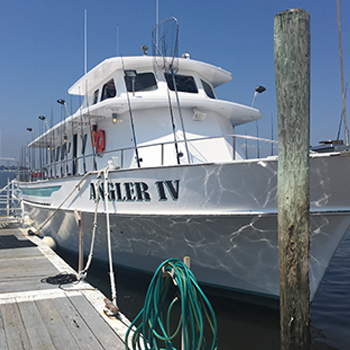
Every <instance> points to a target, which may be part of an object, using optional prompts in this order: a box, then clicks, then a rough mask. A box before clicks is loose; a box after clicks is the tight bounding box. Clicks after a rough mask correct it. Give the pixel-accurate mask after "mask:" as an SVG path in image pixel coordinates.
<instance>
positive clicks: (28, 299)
mask: <svg viewBox="0 0 350 350" xmlns="http://www.w3.org/2000/svg"><path fill="white" fill-rule="evenodd" d="M5 226H6V225H5ZM6 236H7V237H6ZM0 238H1V239H0V240H1V249H0V251H1V253H0V350H22V349H25V350H54V349H56V350H67V349H68V350H69V349H72V350H79V349H83V350H85V349H87V350H89V349H90V350H110V349H111V350H112V349H113V350H115V349H117V350H121V349H124V342H123V341H124V337H125V333H126V331H127V324H129V323H130V321H129V320H127V319H126V318H125V316H124V315H122V314H120V318H118V319H110V318H108V317H107V316H106V315H105V314H104V313H103V307H104V302H103V299H104V298H105V297H104V295H103V294H102V293H101V292H100V291H98V290H96V289H95V288H94V287H92V286H91V285H90V284H88V283H87V282H84V281H80V282H79V283H76V284H71V285H69V284H68V285H65V286H64V288H59V287H58V285H53V284H49V283H42V280H43V279H44V278H47V277H51V276H56V275H57V274H59V273H65V272H66V273H76V272H75V271H74V270H73V269H72V268H71V267H70V266H69V265H68V264H67V263H65V262H64V261H63V260H62V259H61V258H60V257H59V256H58V255H57V254H56V253H55V252H53V251H52V250H51V249H50V248H49V247H47V246H46V245H45V244H44V243H43V241H42V240H41V239H39V238H38V237H35V236H31V237H28V236H26V235H25V234H24V231H23V230H21V229H19V228H16V227H12V226H11V229H9V228H1V227H0ZM27 241H30V242H32V244H28V242H27ZM121 320H122V321H121Z"/></svg>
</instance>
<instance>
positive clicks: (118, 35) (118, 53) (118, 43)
mask: <svg viewBox="0 0 350 350" xmlns="http://www.w3.org/2000/svg"><path fill="white" fill-rule="evenodd" d="M117 56H119V24H117Z"/></svg>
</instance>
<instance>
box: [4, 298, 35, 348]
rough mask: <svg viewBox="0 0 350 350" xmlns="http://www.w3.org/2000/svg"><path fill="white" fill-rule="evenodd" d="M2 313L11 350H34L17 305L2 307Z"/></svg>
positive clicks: (13, 303) (14, 303)
mask: <svg viewBox="0 0 350 350" xmlns="http://www.w3.org/2000/svg"><path fill="white" fill-rule="evenodd" d="M0 312H1V314H2V317H3V320H4V326H5V332H6V339H7V344H8V347H9V349H16V350H32V346H31V345H30V342H29V339H28V335H27V332H26V330H25V327H24V324H23V321H22V317H21V314H20V312H19V308H18V305H17V303H16V302H15V301H13V302H12V303H11V304H2V305H0Z"/></svg>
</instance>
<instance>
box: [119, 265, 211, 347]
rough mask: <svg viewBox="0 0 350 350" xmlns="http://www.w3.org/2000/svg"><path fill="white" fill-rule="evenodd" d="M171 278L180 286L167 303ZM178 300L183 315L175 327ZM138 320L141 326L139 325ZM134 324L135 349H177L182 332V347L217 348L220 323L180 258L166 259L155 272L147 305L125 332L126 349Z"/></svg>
mask: <svg viewBox="0 0 350 350" xmlns="http://www.w3.org/2000/svg"><path fill="white" fill-rule="evenodd" d="M169 277H170V278H169ZM171 280H172V281H173V282H174V284H175V285H176V286H177V288H178V291H177V293H176V295H175V297H174V299H173V300H172V301H171V302H170V304H169V306H167V305H166V303H167V299H169V298H167V294H168V291H169V285H170V281H171ZM179 303H180V306H179V307H180V310H181V316H180V318H179V320H178V323H177V325H176V326H174V325H172V324H171V319H172V318H173V317H172V311H173V309H174V306H175V305H176V304H179ZM139 321H140V323H139V325H138V326H136V323H137V322H139ZM134 326H135V327H136V331H135V333H134V334H133V336H132V349H133V350H137V349H153V350H158V349H159V350H160V349H167V350H168V349H169V350H170V349H176V348H175V347H174V345H173V342H174V340H175V339H178V338H179V336H180V334H182V349H183V350H194V349H196V350H200V349H201V350H204V349H205V350H206V349H211V350H214V349H217V325H216V317H215V313H214V310H213V308H212V307H211V305H210V303H209V301H208V299H207V297H206V296H205V295H204V293H203V292H202V290H201V289H200V287H199V286H198V284H197V282H196V279H195V277H194V275H193V274H192V272H191V270H190V269H189V268H188V267H187V266H186V265H185V264H184V263H182V262H181V261H180V260H177V259H168V260H166V261H165V262H164V263H162V264H161V265H160V266H159V267H158V269H157V271H156V273H155V274H154V276H153V278H152V281H151V283H150V285H149V288H148V291H147V294H146V299H145V304H144V307H143V309H142V310H141V311H140V313H139V314H138V315H137V316H136V318H135V319H134V320H133V322H132V323H131V325H130V327H129V329H128V331H127V333H126V336H125V348H126V349H127V350H130V349H129V347H128V337H129V333H130V331H131V330H132V328H133V327H134ZM174 329H175V330H174ZM181 329H182V331H181V332H180V330H181ZM161 346H163V347H161Z"/></svg>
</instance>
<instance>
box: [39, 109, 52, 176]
mask: <svg viewBox="0 0 350 350" xmlns="http://www.w3.org/2000/svg"><path fill="white" fill-rule="evenodd" d="M38 118H39V119H40V120H42V121H44V122H45V126H46V131H48V130H49V126H48V125H47V120H46V118H45V117H44V116H43V115H39V117H38ZM45 149H46V161H45V167H44V169H45V172H46V173H48V171H47V163H48V155H47V152H48V150H49V149H50V145H47V146H46V147H45Z"/></svg>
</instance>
